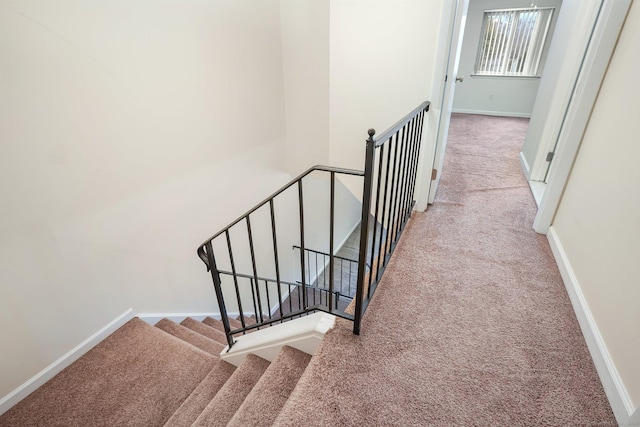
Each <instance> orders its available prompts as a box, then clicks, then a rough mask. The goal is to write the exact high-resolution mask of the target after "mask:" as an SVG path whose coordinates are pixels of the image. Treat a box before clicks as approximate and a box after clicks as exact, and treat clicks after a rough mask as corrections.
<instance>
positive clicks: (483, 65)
mask: <svg viewBox="0 0 640 427" xmlns="http://www.w3.org/2000/svg"><path fill="white" fill-rule="evenodd" d="M554 10H555V9H554V8H537V7H536V8H530V9H502V10H487V11H485V12H484V21H483V26H482V28H483V29H482V35H481V37H480V46H479V47H478V53H477V57H476V66H475V73H476V74H484V75H497V76H537V75H538V67H539V65H540V58H541V57H542V50H543V48H544V44H545V41H546V39H547V33H548V31H549V26H550V24H551V17H552V16H553V12H554Z"/></svg>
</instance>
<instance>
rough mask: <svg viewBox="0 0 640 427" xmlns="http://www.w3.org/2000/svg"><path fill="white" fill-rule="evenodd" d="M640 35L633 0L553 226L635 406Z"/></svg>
mask: <svg viewBox="0 0 640 427" xmlns="http://www.w3.org/2000/svg"><path fill="white" fill-rule="evenodd" d="M638 38H640V7H639V5H638V4H637V3H634V4H633V5H632V6H631V10H630V12H629V16H628V18H627V21H626V24H625V26H624V29H623V31H622V33H621V36H620V39H619V42H618V46H617V48H616V51H615V53H614V56H613V58H612V60H611V63H610V65H609V69H608V72H607V75H606V78H605V80H604V83H603V86H602V88H601V90H600V94H599V97H598V100H597V103H596V105H595V107H594V109H593V114H592V116H591V119H590V121H589V125H588V127H587V130H586V132H585V135H584V139H583V141H582V144H581V147H580V151H579V153H578V157H577V159H576V162H575V165H574V168H573V171H572V173H571V176H570V179H569V182H568V184H567V187H566V190H565V193H564V196H563V198H562V200H561V202H560V206H559V208H558V211H557V214H556V217H555V219H554V221H553V226H552V228H553V230H555V233H556V234H557V238H558V241H559V242H560V244H561V245H562V247H563V248H564V250H565V252H566V260H565V261H566V262H567V264H568V265H569V266H570V268H571V269H572V270H573V272H574V273H575V277H576V279H577V283H575V284H574V285H575V286H577V287H578V288H579V289H580V291H581V292H582V293H583V294H584V297H585V301H586V305H587V308H588V309H589V310H590V312H591V314H592V315H593V319H594V321H595V326H596V327H597V330H598V331H599V333H600V335H601V336H602V338H603V340H604V343H605V345H606V349H607V350H608V353H609V355H610V356H611V359H612V360H613V363H614V365H615V369H616V370H617V372H618V374H619V376H620V379H621V380H622V382H623V384H624V387H625V388H626V392H627V393H628V397H629V399H630V401H631V404H632V405H633V407H634V408H638V407H640V365H639V363H638V361H640V341H639V340H638V339H637V338H638V333H639V331H640V310H638V301H640V286H639V283H640V279H639V278H640V264H639V263H638V260H639V259H640V197H639V196H638V194H639V193H638V186H639V185H640V168H638V165H637V159H638V158H640V146H639V145H638V143H637V142H638V141H637V133H638V126H637V119H638V117H639V116H640V106H638V103H637V99H638V98H637V96H640V90H638V88H637V87H636V86H634V85H630V84H629V80H628V73H629V70H633V69H636V68H637V67H640V56H639V55H638V49H637V40H638ZM618 420H619V421H621V420H620V419H618Z"/></svg>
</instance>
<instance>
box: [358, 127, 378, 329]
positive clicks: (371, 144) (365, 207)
mask: <svg viewBox="0 0 640 427" xmlns="http://www.w3.org/2000/svg"><path fill="white" fill-rule="evenodd" d="M368 134H369V138H367V149H366V154H365V160H364V185H363V190H362V216H361V219H360V253H359V256H358V286H357V290H356V311H355V314H354V318H353V333H354V334H356V335H360V322H361V321H362V306H363V302H364V301H363V299H364V279H365V275H366V269H367V246H368V237H369V212H370V211H371V190H372V188H371V185H372V181H373V166H374V165H373V152H374V150H375V140H374V138H373V136H374V135H375V134H376V130H375V129H369V131H368Z"/></svg>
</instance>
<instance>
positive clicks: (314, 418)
mask: <svg viewBox="0 0 640 427" xmlns="http://www.w3.org/2000/svg"><path fill="white" fill-rule="evenodd" d="M527 125H528V122H527V120H526V119H517V118H491V117H486V116H470V115H454V118H453V120H452V124H451V131H450V136H449V145H448V147H447V157H446V163H445V166H444V170H443V175H442V180H441V183H440V188H439V191H438V193H437V197H436V201H435V203H434V204H433V206H431V207H430V208H429V210H428V212H427V213H426V214H414V216H413V219H412V220H411V221H410V223H409V225H408V229H407V230H406V231H405V233H404V235H403V237H402V239H401V241H400V244H399V245H398V247H397V249H396V252H395V254H394V257H393V259H392V261H391V263H390V265H389V267H388V268H387V270H386V272H385V275H384V277H383V279H382V282H381V284H380V285H379V287H378V289H377V292H376V294H375V296H374V298H373V301H372V302H371V304H370V306H369V309H368V311H367V313H366V314H365V316H364V321H363V325H362V334H361V335H360V336H354V335H353V334H352V333H351V327H352V325H351V323H349V322H346V321H339V322H338V326H337V327H336V328H335V329H334V330H332V331H330V332H329V333H328V334H327V336H326V337H325V340H324V342H323V344H322V345H321V348H320V349H319V351H318V353H317V354H316V355H315V356H314V357H313V358H312V359H311V362H310V364H309V367H308V368H307V370H306V371H305V373H304V374H303V376H302V377H301V379H300V381H299V383H298V386H297V387H296V389H295V390H294V392H293V394H292V395H291V397H290V399H289V401H288V402H287V404H286V405H285V407H284V409H283V411H282V412H281V413H280V416H279V417H278V419H277V420H276V424H275V425H279V426H302V425H309V426H594V425H598V426H616V425H617V424H616V422H615V418H614V416H613V414H612V412H611V409H610V407H609V405H608V403H607V399H606V397H605V394H604V391H603V389H602V386H601V383H600V381H599V379H598V376H597V374H596V371H595V368H594V366H593V362H592V360H591V358H590V356H589V353H588V351H587V348H586V344H585V342H584V339H583V337H582V335H581V332H580V328H579V325H578V323H577V320H576V318H575V315H574V312H573V310H572V307H571V303H570V301H569V298H568V296H567V294H566V291H565V288H564V285H563V283H562V280H561V278H560V275H559V272H558V269H557V267H556V264H555V262H554V260H553V257H552V254H551V251H550V248H549V245H548V243H547V240H546V238H545V237H544V236H541V235H537V234H535V233H534V232H533V230H532V228H531V226H532V223H533V218H534V215H535V212H536V207H535V203H534V201H533V198H532V196H531V194H530V191H529V188H528V185H527V183H526V182H525V180H524V177H523V174H522V171H521V169H520V165H519V162H518V152H519V148H520V147H521V144H522V141H523V138H524V135H525V133H526V127H527Z"/></svg>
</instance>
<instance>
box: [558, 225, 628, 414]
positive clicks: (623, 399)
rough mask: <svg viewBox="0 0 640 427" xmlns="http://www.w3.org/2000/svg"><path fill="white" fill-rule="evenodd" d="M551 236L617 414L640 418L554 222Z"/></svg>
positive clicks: (566, 285)
mask: <svg viewBox="0 0 640 427" xmlns="http://www.w3.org/2000/svg"><path fill="white" fill-rule="evenodd" d="M547 239H548V240H549V244H550V245H551V250H552V252H553V255H554V257H555V259H556V263H557V264H558V268H559V269H560V274H561V275H562V280H563V281H564V284H565V287H566V289H567V293H568V294H569V298H570V299H571V304H572V305H573V309H574V311H575V313H576V317H577V318H578V322H579V323H580V328H581V329H582V334H583V335H584V338H585V341H586V342H587V347H588V348H589V352H590V353H591V357H592V359H593V363H594V364H595V366H596V370H597V371H598V375H599V376H600V381H602V386H603V388H604V391H605V393H606V395H607V398H608V399H609V404H610V405H611V409H612V410H613V414H614V415H615V417H616V420H617V421H618V423H620V424H621V425H625V423H629V422H632V421H637V420H634V418H636V417H637V418H640V413H639V411H640V408H634V406H633V402H632V400H631V397H630V396H629V393H628V392H627V390H626V388H625V386H624V383H623V382H622V379H621V378H620V374H619V373H618V370H617V369H616V366H615V364H614V363H613V359H612V358H611V355H610V354H609V350H608V349H607V345H606V344H605V342H604V339H603V338H602V335H601V334H600V331H599V330H598V325H597V323H596V321H595V319H594V318H593V315H592V314H591V310H590V309H589V305H588V303H587V300H586V298H585V297H584V294H583V293H582V288H581V287H580V284H579V283H578V278H577V277H576V275H575V273H574V271H573V268H572V267H571V263H570V262H569V258H568V257H567V254H566V252H565V251H564V248H563V247H562V242H561V241H560V237H559V236H558V234H557V232H556V230H555V228H554V227H553V226H551V227H550V228H549V232H548V233H547ZM632 417H633V418H632Z"/></svg>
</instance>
